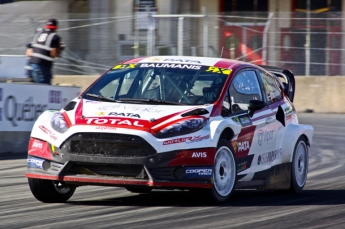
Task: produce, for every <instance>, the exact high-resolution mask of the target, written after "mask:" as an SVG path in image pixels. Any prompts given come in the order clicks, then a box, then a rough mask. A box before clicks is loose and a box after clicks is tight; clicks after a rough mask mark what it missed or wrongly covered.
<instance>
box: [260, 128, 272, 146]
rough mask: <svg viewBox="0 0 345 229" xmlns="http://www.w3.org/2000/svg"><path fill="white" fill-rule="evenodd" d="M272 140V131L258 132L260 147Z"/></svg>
mask: <svg viewBox="0 0 345 229" xmlns="http://www.w3.org/2000/svg"><path fill="white" fill-rule="evenodd" d="M272 139H273V130H259V132H258V144H259V146H261V145H262V144H263V143H268V142H269V141H271V140H272Z"/></svg>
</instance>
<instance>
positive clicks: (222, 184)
mask: <svg viewBox="0 0 345 229" xmlns="http://www.w3.org/2000/svg"><path fill="white" fill-rule="evenodd" d="M236 177H237V174H236V160H235V157H234V152H233V149H232V146H231V145H230V142H229V141H227V140H225V139H220V140H219V143H218V146H217V152H216V156H215V159H214V168H213V175H212V178H213V188H212V192H211V193H212V197H213V198H214V200H215V201H216V202H219V203H221V202H225V201H227V200H228V199H229V198H230V196H231V194H232V192H233V190H234V187H235V183H236Z"/></svg>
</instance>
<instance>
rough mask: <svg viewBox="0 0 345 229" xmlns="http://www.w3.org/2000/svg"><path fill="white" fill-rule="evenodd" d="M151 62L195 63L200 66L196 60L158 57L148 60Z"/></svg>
mask: <svg viewBox="0 0 345 229" xmlns="http://www.w3.org/2000/svg"><path fill="white" fill-rule="evenodd" d="M148 60H149V61H151V62H160V61H166V62H181V63H195V64H201V62H200V61H198V60H189V59H174V58H160V57H151V58H148Z"/></svg>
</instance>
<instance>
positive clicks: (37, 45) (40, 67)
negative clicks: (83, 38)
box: [26, 19, 62, 84]
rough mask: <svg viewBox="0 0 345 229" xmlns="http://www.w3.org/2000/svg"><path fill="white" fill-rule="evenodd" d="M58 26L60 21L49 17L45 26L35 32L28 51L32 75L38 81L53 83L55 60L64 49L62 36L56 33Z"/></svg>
mask: <svg viewBox="0 0 345 229" xmlns="http://www.w3.org/2000/svg"><path fill="white" fill-rule="evenodd" d="M57 28H58V21H57V20H56V19H49V20H48V21H47V23H46V26H45V28H44V29H42V30H41V31H39V32H37V33H36V34H35V36H34V38H33V40H32V43H31V48H29V49H27V51H26V55H27V56H30V65H31V67H32V76H33V80H34V82H36V83H44V84H51V80H52V77H53V75H52V67H53V62H54V59H55V57H58V56H59V54H60V51H61V50H62V47H61V43H62V42H61V38H60V36H59V35H57V34H56V30H57Z"/></svg>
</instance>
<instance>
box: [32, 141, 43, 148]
mask: <svg viewBox="0 0 345 229" xmlns="http://www.w3.org/2000/svg"><path fill="white" fill-rule="evenodd" d="M32 147H34V148H39V149H42V147H43V143H42V142H34V143H32Z"/></svg>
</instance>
